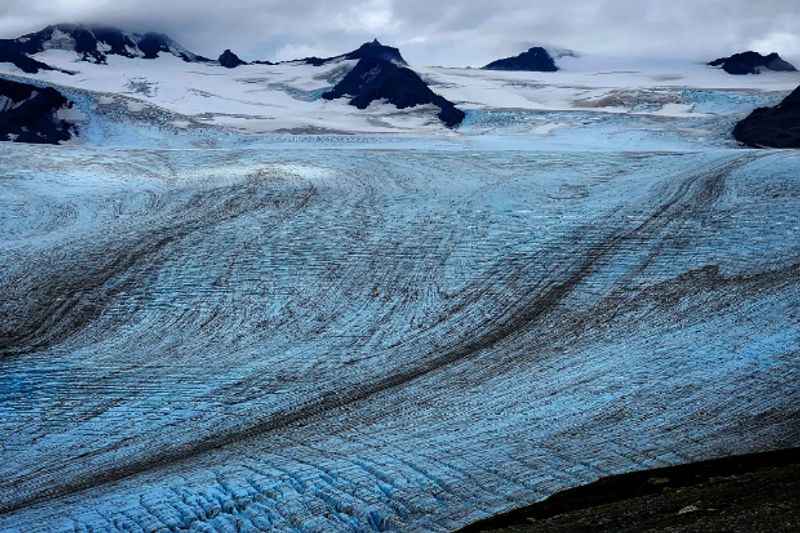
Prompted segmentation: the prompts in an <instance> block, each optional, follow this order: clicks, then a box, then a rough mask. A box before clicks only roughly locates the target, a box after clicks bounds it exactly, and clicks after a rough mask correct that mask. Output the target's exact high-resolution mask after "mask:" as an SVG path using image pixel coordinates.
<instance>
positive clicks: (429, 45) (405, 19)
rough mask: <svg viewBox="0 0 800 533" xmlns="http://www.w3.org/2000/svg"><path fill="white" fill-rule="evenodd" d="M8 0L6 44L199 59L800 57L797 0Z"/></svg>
mask: <svg viewBox="0 0 800 533" xmlns="http://www.w3.org/2000/svg"><path fill="white" fill-rule="evenodd" d="M441 4H442V3H440V2H432V1H431V0H341V1H340V2H338V3H335V4H334V3H333V2H329V1H326V0H302V1H298V0H294V1H292V0H227V1H224V2H221V1H219V0H3V2H2V3H0V36H2V37H16V36H17V35H20V34H22V33H26V32H29V31H34V30H37V29H39V28H41V27H43V26H45V25H47V24H52V23H56V22H101V23H108V24H113V25H118V26H121V27H124V28H129V29H132V30H140V31H141V30H155V31H163V32H165V33H168V34H169V35H171V36H172V37H173V38H175V39H176V40H178V41H179V42H181V43H183V44H184V45H185V46H187V47H188V48H190V49H192V50H193V51H196V52H198V53H201V54H204V55H208V56H213V57H216V55H217V54H219V53H220V52H221V51H222V49H224V48H232V49H234V50H235V51H236V52H237V53H239V54H240V55H242V56H243V57H244V58H247V59H290V58H293V57H298V56H305V55H312V54H314V55H334V54H338V53H341V52H344V51H347V50H351V49H353V48H355V47H356V46H358V45H359V44H360V43H361V42H363V41H365V40H368V39H371V38H373V37H378V38H380V39H381V40H382V41H385V42H387V43H390V44H394V45H396V46H399V47H400V48H401V50H402V52H403V54H404V55H405V57H406V58H407V59H408V60H409V61H410V62H411V63H412V64H413V63H418V64H446V65H467V64H471V65H481V64H484V63H486V62H488V61H489V60H491V59H495V58H497V57H499V56H504V55H508V54H512V53H517V52H519V51H521V50H522V49H523V48H525V47H527V46H528V45H530V44H531V43H534V42H544V43H549V44H553V45H557V46H562V47H566V48H573V49H576V50H578V51H583V52H594V53H601V54H609V55H627V56H631V55H650V56H680V57H685V58H687V59H688V58H691V59H707V58H709V57H716V56H718V55H722V54H728V53H730V52H733V51H738V50H742V49H745V48H755V49H758V50H760V51H777V52H779V53H781V54H782V55H784V56H787V57H789V58H800V34H799V33H798V32H797V30H796V29H797V28H800V9H798V6H797V0H760V1H759V2H753V1H752V0H725V1H722V0H670V1H669V2H665V1H663V0H593V1H589V0H552V1H550V0H540V1H539V2H535V3H534V2H531V1H530V0H494V1H492V2H485V1H484V2H451V3H445V5H441Z"/></svg>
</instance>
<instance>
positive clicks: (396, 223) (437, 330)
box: [0, 50, 800, 532]
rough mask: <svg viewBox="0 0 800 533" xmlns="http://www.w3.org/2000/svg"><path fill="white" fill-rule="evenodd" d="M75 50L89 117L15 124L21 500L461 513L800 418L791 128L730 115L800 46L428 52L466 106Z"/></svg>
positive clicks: (6, 525)
mask: <svg viewBox="0 0 800 533" xmlns="http://www.w3.org/2000/svg"><path fill="white" fill-rule="evenodd" d="M44 55H47V56H48V57H47V59H48V61H50V62H51V63H54V64H57V65H58V61H57V59H58V51H53V50H49V51H47V52H45V53H44ZM113 60H114V61H116V59H113ZM568 60H569V58H567V59H565V62H566V63H568ZM119 61H123V62H124V64H126V65H128V64H133V63H128V62H130V61H135V60H132V59H125V58H123V59H119ZM154 61H161V59H159V60H154ZM165 61H167V62H169V64H170V65H172V59H169V58H165ZM176 61H177V60H176ZM109 62H112V59H111V58H110V59H109ZM159 64H160V63H159ZM163 64H165V65H166V64H167V63H163ZM176 64H177V63H176ZM81 68H84V69H85V72H84V73H83V74H84V75H83V76H82V77H80V78H76V81H75V82H74V85H71V86H69V85H62V86H61V89H62V90H64V91H65V92H66V94H67V95H68V96H69V98H70V100H72V101H73V102H75V107H76V111H79V112H80V113H82V114H83V116H84V117H85V122H84V123H82V124H81V128H82V129H81V135H80V137H79V139H80V142H76V143H73V144H69V145H63V146H32V145H26V144H16V143H0V168H2V175H1V176H2V178H1V180H2V181H1V182H0V183H2V185H0V291H2V292H1V293H2V295H3V298H2V299H1V300H0V318H1V319H0V436H2V438H1V439H0V530H3V531H25V532H36V531H177V530H181V531H268V530H275V531H295V532H311V531H320V532H321V531H450V530H453V529H456V528H458V527H460V526H463V525H466V524H468V523H470V522H472V521H474V520H477V519H481V518H484V517H487V516H490V515H492V514H495V513H497V512H502V511H505V510H508V509H511V508H514V507H518V506H521V505H526V504H529V503H532V502H534V501H536V500H540V499H543V498H545V497H547V496H549V495H551V494H553V493H554V492H556V491H559V490H562V489H565V488H569V487H573V486H576V485H579V484H582V483H587V482H591V481H593V480H596V479H598V478H600V477H603V476H607V475H610V474H615V473H621V472H626V471H630V470H636V469H644V468H651V467H659V466H667V465H673V464H678V463H685V462H689V461H694V460H700V459H706V458H712V457H718V456H724V455H730V454H737V453H747V452H755V451H765V450H771V449H778V448H785V447H790V446H794V445H796V443H797V441H798V438H800V423H799V421H800V410H799V409H798V405H800V388H798V387H797V382H798V379H800V304H799V303H798V302H800V237H799V236H800V220H799V219H798V216H797V213H798V212H800V173H798V169H800V154H798V153H797V152H796V151H786V150H749V149H742V148H740V147H737V146H736V145H735V143H734V142H733V141H732V140H731V139H730V137H729V135H728V133H729V129H730V128H731V127H732V124H733V123H734V122H735V118H736V117H737V116H739V115H740V114H742V113H747V112H748V110H749V109H750V107H754V106H757V105H761V104H762V103H768V102H771V101H773V100H775V99H779V98H780V97H781V95H783V94H784V93H785V92H786V89H787V88H788V86H789V84H790V83H794V81H796V79H797V78H791V77H781V76H779V75H777V74H776V75H775V77H772V78H770V77H765V78H764V79H766V81H764V80H761V81H758V83H765V84H766V89H764V90H762V89H759V88H757V87H752V86H745V87H732V86H728V85H724V84H721V83H719V81H720V80H721V78H718V77H717V76H719V73H718V72H717V71H711V72H708V73H705V71H703V72H704V73H703V76H708V78H709V80H707V81H703V80H701V82H696V83H695V82H694V81H692V83H689V82H687V81H686V80H683V81H677V82H675V86H670V87H666V88H665V87H662V85H663V83H664V82H663V79H661V78H659V79H656V78H655V77H653V76H649V75H648V76H649V77H643V76H642V75H637V76H638V77H637V78H636V80H639V82H642V80H645V78H647V79H648V80H650V81H648V83H649V84H650V85H648V86H643V82H642V83H639V82H637V81H636V80H634V79H633V77H634V75H632V74H631V75H627V74H621V75H620V76H619V77H615V78H614V79H615V80H618V81H616V82H615V83H616V84H618V85H620V86H613V87H611V86H606V85H604V84H601V86H594V87H588V86H587V85H586V84H585V80H588V79H589V77H590V76H589V75H588V74H580V73H577V74H575V73H572V74H571V73H570V72H569V71H568V69H567V72H566V73H564V74H563V76H566V77H562V78H557V79H553V80H550V81H547V80H543V79H542V78H538V77H536V78H534V77H530V78H525V77H524V76H523V75H521V74H519V73H501V74H499V75H498V74H497V73H487V72H469V71H468V69H443V68H428V69H423V70H421V72H422V73H423V74H424V75H425V76H426V77H427V78H428V79H429V80H431V83H432V87H433V88H434V90H436V91H437V92H441V93H442V94H444V95H445V96H446V97H448V98H449V99H451V100H453V101H457V102H459V103H460V104H465V103H467V105H466V106H465V109H467V118H466V120H465V123H464V125H463V126H462V127H461V128H460V129H459V130H458V131H457V132H449V131H445V130H444V129H443V128H442V127H441V126H440V125H439V124H436V121H435V120H432V119H431V117H432V114H433V111H432V110H430V109H420V110H416V111H414V110H411V112H409V113H404V114H401V113H399V112H398V111H397V110H395V109H393V108H389V107H387V106H381V105H375V104H373V105H372V106H370V108H369V109H368V110H366V112H365V113H364V114H360V115H359V114H357V110H351V109H348V108H347V107H346V106H345V105H344V104H341V105H339V104H338V103H336V102H332V103H322V102H320V101H318V100H317V99H316V97H315V96H314V95H318V93H319V90H320V88H321V86H323V85H326V84H328V83H329V82H328V81H326V80H321V79H319V78H313V76H312V74H313V73H314V72H316V71H314V70H313V67H310V66H302V67H301V66H285V65H284V66H243V67H240V68H238V69H236V71H237V73H236V74H235V76H236V78H235V79H234V78H225V79H223V78H222V77H221V75H220V76H216V75H215V76H214V77H212V76H211V75H210V74H209V73H208V72H206V71H194V74H192V75H193V76H195V78H193V80H194V81H193V82H192V83H193V85H192V90H191V91H189V90H184V89H181V90H179V88H178V87H177V85H174V86H172V85H169V83H170V79H169V77H168V76H167V75H166V74H163V73H162V74H163V76H162V74H159V71H158V69H157V68H156V69H155V70H154V71H153V72H155V74H153V72H151V73H150V74H149V76H150V78H148V79H144V80H140V81H141V82H142V83H144V85H142V84H141V83H140V84H139V85H136V87H139V88H142V87H150V88H152V91H151V90H150V89H147V91H145V92H146V93H147V94H143V93H138V92H130V91H132V89H131V90H130V91H128V89H125V90H124V91H121V92H120V88H121V87H124V86H127V84H128V82H129V81H130V76H127V77H126V76H119V72H115V71H103V70H102V69H103V68H104V66H101V65H93V64H87V65H85V66H83V65H81ZM112 68H113V65H112ZM181 68H185V69H199V68H201V67H198V66H194V65H190V66H182V67H181ZM202 68H205V67H202ZM248 68H252V69H254V72H255V71H256V70H257V69H261V70H263V72H264V73H267V74H269V76H268V78H269V79H266V77H267V74H264V76H265V78H262V77H260V75H259V76H250V75H249V74H247V72H248V71H247V70H246V69H248ZM337 68H338V67H337ZM242 69H245V70H242ZM269 69H272V70H269ZM239 71H242V72H244V74H242V72H239ZM164 72H167V69H165V70H164ZM187 72H188V71H187ZM197 72H201V74H198V73H197ZM325 72H327V71H325ZM101 74H102V76H101ZM133 74H134V75H136V76H139V74H140V73H139V72H133ZM190 74H191V73H190ZM5 75H6V76H7V77H14V76H19V73H15V72H7V73H6V74H5ZM187 75H188V74H187ZM226 75H227V74H226ZM559 75H561V74H559ZM60 76H61V74H59V73H57V72H56V73H53V72H47V73H43V74H42V76H41V77H40V78H38V79H39V80H40V81H42V83H44V82H48V83H66V82H64V80H63V79H61V78H60ZM115 76H116V77H119V80H117V81H119V85H114V84H115V83H117V81H113V82H112V81H109V80H112V78H114V77H115ZM158 76H162V77H161V78H159V77H158ZM228 76H233V75H232V74H231V75H228ZM497 76H500V77H497ZM570 76H571V77H570ZM626 76H627V78H626ZM787 76H789V75H787ZM205 78H208V79H209V80H210V81H209V83H210V84H211V86H214V87H215V86H219V87H223V86H224V85H225V84H226V83H229V82H230V83H234V82H235V83H236V84H239V85H241V86H242V87H244V89H241V90H242V91H243V92H242V94H238V95H237V96H236V101H235V102H231V101H228V103H227V104H226V103H224V102H222V103H220V100H221V99H220V98H219V95H221V94H232V93H231V92H230V91H228V90H227V89H225V90H224V91H223V90H222V89H220V90H219V91H216V90H212V89H208V90H206V89H200V88H198V87H201V85H199V83H200V82H199V81H198V80H202V79H205ZM579 78H580V79H579ZM114 79H116V78H114ZM226 79H227V80H228V81H225V80H226ZM593 79H596V77H595V78H593ZM603 79H604V80H606V78H603ZM93 80H94V81H93ZM96 80H101V81H102V82H103V83H102V84H100V82H97V83H95V82H96ZM148 80H149V81H148ZM177 80H178V81H175V83H176V84H177V83H178V82H181V83H183V81H181V79H177ZM231 80H233V81H231ZM554 80H560V81H554ZM581 80H584V81H581ZM793 80H794V81H793ZM195 81H196V82H197V83H198V84H196V85H195V84H194V82H195ZM312 81H314V83H312ZM695 81H696V80H695ZM145 82H146V83H145ZM586 83H588V82H586ZM604 83H605V82H604ZM726 83H730V84H733V83H746V84H747V83H756V82H755V81H752V80H749V79H748V80H744V81H738V80H737V81H735V82H734V81H730V82H726ZM81 84H84V85H83V86H82V85H81ZM148 84H149V85H148ZM624 84H630V87H634V88H632V89H631V88H626V87H627V86H623V85H624ZM644 85H647V84H644ZM212 88H213V87H212ZM223 88H224V87H223ZM125 91H128V92H125ZM148 91H149V92H148ZM202 91H205V93H203V92H202ZM267 91H271V92H268V94H269V95H273V96H274V95H275V94H282V95H283V96H282V97H281V98H282V99H281V98H276V99H275V102H277V103H275V104H274V106H273V108H272V109H271V110H268V111H266V112H265V115H264V116H261V115H260V114H259V113H260V112H254V111H253V110H252V109H251V108H253V107H254V108H258V109H261V108H267V107H268V106H266V104H265V102H262V101H258V100H257V98H261V97H262V96H263V95H261V93H264V92H267ZM298 91H300V92H298ZM260 95H261V96H260ZM184 96H185V98H184ZM607 97H608V98H610V97H613V98H612V99H610V100H606V98H607ZM205 100H211V101H214V102H217V103H218V106H217V107H214V108H213V109H214V110H215V111H213V112H212V111H208V110H207V109H205V108H204V107H203V106H202V105H201V103H198V102H203V101H205ZM577 100H580V101H581V102H583V104H582V106H581V105H575V104H574V102H575V101H577ZM468 101H472V102H473V105H469V104H468ZM525 102H528V104H525ZM585 102H590V105H591V106H598V105H599V107H586V104H585ZM598 102H599V103H598ZM609 102H611V104H613V105H607V104H609ZM226 105H227V106H229V107H227V108H225V107H224V106H226ZM281 106H283V107H281ZM323 106H325V107H324V108H323ZM620 106H622V107H620ZM209 109H210V108H209ZM298 109H299V110H301V111H300V112H298V113H297V114H295V112H294V111H295V110H298ZM332 110H333V111H336V113H337V114H335V116H334V117H333V118H329V117H330V115H323V114H320V113H322V112H323V111H324V113H330V112H332ZM270 113H273V114H274V116H276V117H278V118H276V119H275V120H274V121H272V119H270V118H269V117H267V115H269V114H270ZM256 115H258V116H256ZM273 122H274V123H273ZM242 124H245V125H246V126H242ZM265 124H268V125H269V126H268V127H267V126H265ZM240 126H241V127H240ZM296 128H300V129H303V131H304V134H302V135H298V134H296ZM317 128H318V129H317ZM293 132H294V133H293Z"/></svg>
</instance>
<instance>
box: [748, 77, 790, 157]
mask: <svg viewBox="0 0 800 533" xmlns="http://www.w3.org/2000/svg"><path fill="white" fill-rule="evenodd" d="M733 136H734V137H735V138H736V140H738V141H739V142H741V143H744V144H746V145H748V146H752V147H755V148H762V147H771V148H800V87H798V88H797V89H795V90H794V91H793V92H792V93H791V94H790V95H789V96H787V97H786V98H785V99H784V100H783V102H781V103H780V104H778V105H777V106H775V107H761V108H759V109H756V110H755V111H753V112H752V113H751V114H750V115H749V116H748V117H747V118H745V119H744V120H742V121H741V122H739V123H738V124H737V125H736V127H735V128H734V129H733Z"/></svg>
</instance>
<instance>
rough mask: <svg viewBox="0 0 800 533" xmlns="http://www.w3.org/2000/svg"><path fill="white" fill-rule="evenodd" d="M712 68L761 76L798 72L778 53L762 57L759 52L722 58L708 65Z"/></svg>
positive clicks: (731, 72) (738, 73) (729, 72)
mask: <svg viewBox="0 0 800 533" xmlns="http://www.w3.org/2000/svg"><path fill="white" fill-rule="evenodd" d="M708 64H709V65H710V66H712V67H722V70H724V71H725V72H727V73H728V74H736V75H744V74H760V73H761V72H763V71H764V70H772V71H775V72H793V71H795V70H797V69H796V68H795V67H794V65H792V64H791V63H789V62H788V61H785V60H784V59H783V58H781V56H779V55H778V54H777V53H774V52H773V53H771V54H769V55H766V56H764V55H761V54H759V53H758V52H752V51H747V52H742V53H740V54H733V55H732V56H730V57H720V58H719V59H715V60H714V61H711V62H710V63H708Z"/></svg>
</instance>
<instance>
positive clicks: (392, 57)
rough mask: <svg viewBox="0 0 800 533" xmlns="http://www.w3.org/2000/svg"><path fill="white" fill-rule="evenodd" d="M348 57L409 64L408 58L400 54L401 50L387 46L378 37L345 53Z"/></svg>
mask: <svg viewBox="0 0 800 533" xmlns="http://www.w3.org/2000/svg"><path fill="white" fill-rule="evenodd" d="M345 57H346V58H347V59H382V60H384V61H392V62H394V63H398V64H400V65H407V64H408V63H406V60H405V59H403V56H402V55H401V54H400V50H399V49H398V48H395V47H393V46H385V45H383V44H381V42H380V41H379V40H378V39H373V40H372V41H371V42H368V43H364V44H362V45H361V46H359V47H358V48H357V49H356V50H353V51H352V52H350V53H348V54H345Z"/></svg>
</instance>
